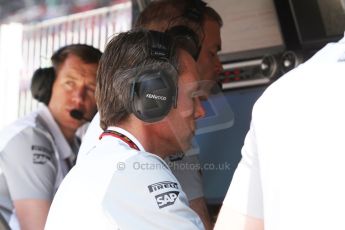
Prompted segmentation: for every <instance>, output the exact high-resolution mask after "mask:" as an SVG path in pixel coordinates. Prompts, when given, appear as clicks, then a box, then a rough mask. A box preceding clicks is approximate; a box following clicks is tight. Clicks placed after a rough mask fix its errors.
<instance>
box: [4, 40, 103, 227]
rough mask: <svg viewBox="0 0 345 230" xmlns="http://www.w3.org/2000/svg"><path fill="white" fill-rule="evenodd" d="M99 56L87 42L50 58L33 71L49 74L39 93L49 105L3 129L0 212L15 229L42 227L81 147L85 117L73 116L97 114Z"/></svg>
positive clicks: (59, 51)
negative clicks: (48, 64) (80, 131)
mask: <svg viewBox="0 0 345 230" xmlns="http://www.w3.org/2000/svg"><path fill="white" fill-rule="evenodd" d="M100 57H101V52H100V51H99V50H97V49H95V48H93V47H91V46H88V45H80V44H76V45H69V46H65V47H63V48H61V49H59V50H58V51H57V52H55V53H54V54H53V56H52V58H51V60H52V63H53V68H50V69H46V70H39V71H38V72H36V73H35V75H36V76H37V75H40V74H44V77H46V79H45V81H44V82H42V83H44V84H48V85H45V87H47V88H48V89H49V90H48V91H49V92H48V93H47V91H46V90H44V95H43V98H41V99H42V101H44V102H45V104H43V103H42V104H40V106H39V108H38V109H37V110H36V111H34V112H33V113H31V114H29V115H28V116H26V117H23V118H21V119H19V120H17V121H16V122H15V123H13V124H11V125H10V126H8V127H6V128H5V129H4V130H2V132H1V134H0V188H1V189H0V212H1V214H2V216H3V217H4V218H5V219H6V221H7V222H8V224H9V226H10V227H11V229H35V230H36V229H43V227H44V224H45V222H46V218H47V215H48V210H49V207H50V204H51V201H52V199H53V196H54V194H55V192H56V189H57V187H58V186H59V184H60V183H61V181H62V179H63V178H64V176H65V175H66V174H67V172H68V171H69V169H70V168H71V167H72V166H73V163H74V160H75V158H76V153H77V151H78V148H79V144H80V143H79V142H78V141H77V139H76V137H75V132H76V130H77V129H78V128H79V127H80V126H81V125H83V124H84V123H85V119H76V118H74V117H72V115H73V114H74V113H78V114H79V115H80V114H82V117H84V118H91V117H93V116H94V114H95V113H96V103H95V98H94V90H95V86H96V78H95V77H96V72H97V67H98V62H99V59H100ZM42 71H43V72H42ZM45 71H48V72H45ZM36 86H37V85H36ZM36 86H34V87H36ZM37 87H38V86H37ZM38 88H39V87H38ZM41 96H42V95H41ZM71 114H72V115H71Z"/></svg>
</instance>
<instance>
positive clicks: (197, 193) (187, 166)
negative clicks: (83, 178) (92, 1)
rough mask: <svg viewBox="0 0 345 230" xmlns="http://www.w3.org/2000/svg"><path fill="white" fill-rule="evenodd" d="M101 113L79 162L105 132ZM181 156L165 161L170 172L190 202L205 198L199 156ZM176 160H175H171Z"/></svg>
mask: <svg viewBox="0 0 345 230" xmlns="http://www.w3.org/2000/svg"><path fill="white" fill-rule="evenodd" d="M99 124H100V118H99V113H97V114H96V115H95V116H94V118H93V119H92V121H91V123H90V124H89V126H88V129H87V131H86V133H85V135H84V136H83V139H82V143H81V146H80V149H79V152H78V158H77V161H78V162H80V161H82V160H83V159H84V157H85V156H86V155H88V153H90V151H91V150H92V149H93V148H94V147H95V145H96V144H97V142H98V138H99V136H100V134H101V133H102V132H103V130H102V129H101V127H100V125H99ZM179 155H181V154H176V156H171V157H168V158H166V159H165V161H166V162H167V164H168V166H169V168H170V170H171V171H172V173H173V174H174V176H175V177H176V178H177V180H178V181H179V182H180V184H181V185H182V189H183V191H184V192H185V193H186V195H187V198H188V200H189V201H191V200H193V199H197V198H199V197H203V196H204V193H203V189H202V180H201V175H200V170H198V169H197V167H198V166H200V162H199V158H198V155H196V154H195V152H193V151H189V152H187V153H186V154H184V156H181V157H180V158H178V156H179ZM171 159H174V160H171Z"/></svg>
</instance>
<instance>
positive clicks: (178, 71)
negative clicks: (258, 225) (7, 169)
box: [46, 26, 205, 230]
mask: <svg viewBox="0 0 345 230" xmlns="http://www.w3.org/2000/svg"><path fill="white" fill-rule="evenodd" d="M198 48H199V43H198V41H197V35H196V34H194V33H193V31H192V30H190V29H189V28H188V27H183V26H182V27H181V26H179V27H173V28H171V29H169V31H167V32H164V33H163V32H157V31H152V30H140V29H138V30H133V31H129V32H125V33H120V34H119V35H117V36H116V37H114V38H113V39H112V40H111V41H110V42H109V43H108V45H107V47H106V49H105V51H104V54H103V56H102V58H101V61H100V66H99V69H98V72H97V86H96V101H97V105H98V110H99V114H100V121H101V126H102V128H103V130H104V132H103V133H102V134H101V137H100V140H99V142H98V143H97V144H96V146H95V147H94V148H93V149H92V150H91V151H90V152H89V153H88V154H87V155H85V156H84V158H83V160H82V161H80V162H78V163H77V164H76V166H75V167H74V168H73V169H72V170H71V171H70V173H69V174H68V175H67V177H66V178H65V179H64V181H63V182H62V184H61V186H60V187H59V190H58V191H57V193H56V196H55V197H54V201H53V203H52V207H51V209H50V212H49V216H48V220H47V225H46V229H47V230H51V229H59V230H60V229H138V228H139V229H176V228H178V229H189V230H191V229H204V227H203V224H202V222H201V220H200V218H199V217H198V215H197V214H196V213H195V212H193V211H192V209H191V208H190V207H189V205H188V201H187V197H186V195H185V193H184V192H183V190H182V189H181V185H180V184H179V182H178V181H177V179H176V178H175V177H174V176H173V174H172V173H171V171H170V170H169V168H168V166H167V164H166V163H165V161H164V160H163V158H164V157H166V156H169V155H171V154H174V153H176V152H179V151H186V150H188V149H189V148H190V147H191V141H192V138H193V135H194V132H195V129H196V124H195V120H196V119H198V118H201V117H203V116H204V115H205V111H204V109H203V107H202V105H201V101H200V99H199V96H200V94H199V93H200V92H199V91H200V85H199V77H198V72H197V67H196V62H195V60H194V59H193V57H194V58H196V55H197V52H198ZM62 220H63V221H62Z"/></svg>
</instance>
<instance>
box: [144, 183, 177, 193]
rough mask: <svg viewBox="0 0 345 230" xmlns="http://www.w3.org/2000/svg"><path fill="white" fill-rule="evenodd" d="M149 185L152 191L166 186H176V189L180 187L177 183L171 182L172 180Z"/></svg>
mask: <svg viewBox="0 0 345 230" xmlns="http://www.w3.org/2000/svg"><path fill="white" fill-rule="evenodd" d="M147 187H148V189H149V191H150V193H152V192H155V191H158V190H161V189H164V188H176V189H178V185H177V183H175V182H171V181H162V182H158V183H154V184H151V185H149V186H147Z"/></svg>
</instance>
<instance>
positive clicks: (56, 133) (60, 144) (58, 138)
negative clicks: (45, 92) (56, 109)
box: [38, 103, 78, 159]
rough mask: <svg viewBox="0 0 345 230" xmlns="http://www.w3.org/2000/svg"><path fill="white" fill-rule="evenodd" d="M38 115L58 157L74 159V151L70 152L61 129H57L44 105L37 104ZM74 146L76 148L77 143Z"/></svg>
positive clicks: (70, 149)
mask: <svg viewBox="0 0 345 230" xmlns="http://www.w3.org/2000/svg"><path fill="white" fill-rule="evenodd" d="M38 114H39V115H40V117H41V118H42V119H43V121H44V122H45V123H46V125H47V128H48V130H49V132H50V134H51V135H52V137H53V140H54V142H55V146H56V148H57V150H58V153H59V156H60V157H61V158H62V159H67V158H70V157H74V156H75V153H74V151H73V150H72V148H71V146H70V145H69V144H68V142H67V140H66V138H65V137H64V135H63V134H62V132H61V129H60V128H59V126H58V124H57V123H56V121H55V119H54V118H53V115H52V114H51V113H50V110H49V109H48V107H47V106H46V105H45V104H43V103H40V104H39V108H38ZM74 145H76V146H77V141H75V143H74ZM75 149H76V150H77V149H78V148H77V147H76V148H75Z"/></svg>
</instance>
